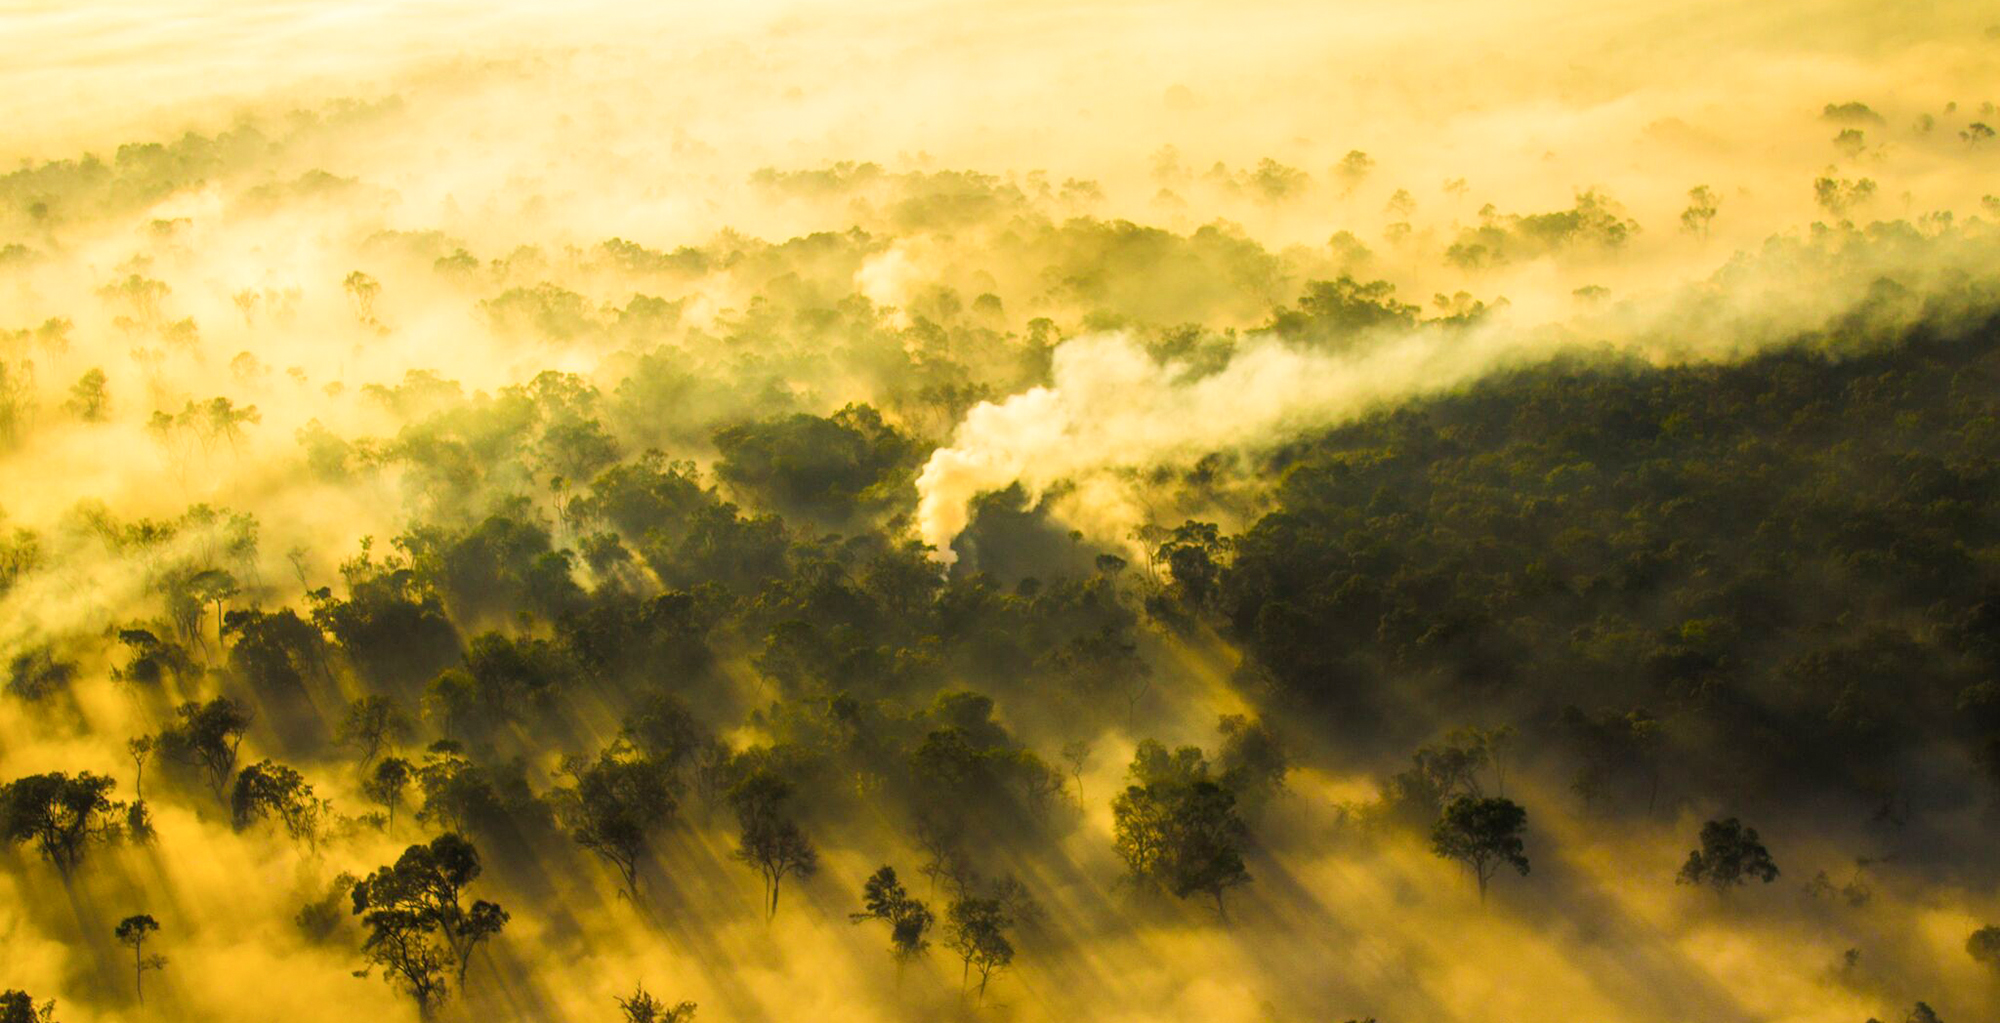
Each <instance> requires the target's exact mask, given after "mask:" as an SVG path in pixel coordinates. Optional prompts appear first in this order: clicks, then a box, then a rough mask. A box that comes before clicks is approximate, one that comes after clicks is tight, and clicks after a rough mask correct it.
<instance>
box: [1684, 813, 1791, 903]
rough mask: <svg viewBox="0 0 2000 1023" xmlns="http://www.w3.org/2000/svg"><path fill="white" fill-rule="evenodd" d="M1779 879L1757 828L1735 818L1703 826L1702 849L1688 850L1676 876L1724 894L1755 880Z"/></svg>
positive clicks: (1687, 882) (1766, 882)
mask: <svg viewBox="0 0 2000 1023" xmlns="http://www.w3.org/2000/svg"><path fill="white" fill-rule="evenodd" d="M1777 879H1778V865H1777V864H1776V863H1774V862H1772V860H1771V851H1770V850H1768V849H1766V848H1764V843H1763V842H1762V841H1760V840H1759V839H1758V837H1757V829H1756V828H1746V827H1744V826H1743V822H1742V821H1739V820H1737V819H1736V818H1734V817H1730V818H1728V819H1726V820H1719V821H1709V822H1708V823H1706V824H1703V825H1702V826H1701V848H1699V849H1696V850H1694V851H1692V852H1690V853H1688V858H1687V863H1685V864H1683V865H1682V866H1681V871H1680V874H1679V875H1678V876H1677V877H1676V878H1675V880H1676V881H1677V882H1679V883H1680V884H1705V885H1708V886H1709V887H1711V888H1713V889H1715V890H1716V892H1717V893H1718V894H1725V895H1726V894H1728V892H1729V890H1730V889H1732V888H1735V887H1737V886H1738V885H1744V884H1749V883H1750V882H1751V881H1752V880H1757V881H1762V882H1764V883H1765V884H1770V883H1771V882H1772V881H1775V880H1777Z"/></svg>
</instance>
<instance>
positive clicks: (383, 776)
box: [361, 757, 417, 834]
mask: <svg viewBox="0 0 2000 1023" xmlns="http://www.w3.org/2000/svg"><path fill="white" fill-rule="evenodd" d="M416 777H417V769H416V768H415V767H413V766H411V764H410V762H409V761H407V760H404V759H403V758H402V757H384V758H383V759H382V760H381V762H379V763H377V764H376V765H375V768H374V770H372V771H370V772H369V773H368V776H367V778H365V779H364V780H363V781H362V782H361V794H362V795H365V796H367V797H368V798H369V799H370V800H373V801H374V802H376V803H378V804H380V805H381V807H382V810H383V813H384V814H385V815H386V816H385V819H384V827H385V828H386V829H387V830H388V831H389V832H390V833H391V834H394V833H395V830H396V808H397V807H399V806H402V805H403V793H404V791H405V790H407V789H408V788H409V787H410V782H411V781H413V780H414V779H415V778H416Z"/></svg>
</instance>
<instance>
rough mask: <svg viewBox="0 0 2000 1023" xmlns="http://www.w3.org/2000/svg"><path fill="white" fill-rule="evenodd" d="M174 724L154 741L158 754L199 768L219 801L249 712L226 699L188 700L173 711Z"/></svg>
mask: <svg viewBox="0 0 2000 1023" xmlns="http://www.w3.org/2000/svg"><path fill="white" fill-rule="evenodd" d="M174 715H175V717H176V721H175V723H174V724H173V725H172V726H171V727H169V728H167V729H166V730H164V731H162V732H161V733H160V735H159V738H158V740H157V741H158V746H159V750H160V753H161V754H163V755H164V756H166V757H167V758H168V759H170V760H176V761H179V762H181V763H184V764H189V765H193V766H197V767H199V768H201V770H202V773H203V774H204V775H206V777H207V780H208V784H209V787H210V788H211V789H213V790H214V791H215V798H217V799H222V798H223V794H224V792H225V791H226V790H227V788H228V786H229V777H230V775H231V774H233V773H234V772H235V770H236V749H237V747H238V746H241V745H242V744H243V735H244V733H245V732H248V731H249V730H250V712H249V711H247V710H245V709H244V708H243V706H242V705H241V704H239V703H237V702H236V701H235V700H232V699H230V698H229V697H227V696H218V697H216V698H215V699H213V700H210V701H208V702H207V703H197V702H195V701H193V700H189V701H188V702H186V703H183V704H181V705H180V706H179V707H176V708H174Z"/></svg>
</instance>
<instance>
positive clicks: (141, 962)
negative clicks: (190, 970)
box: [111, 913, 167, 1005]
mask: <svg viewBox="0 0 2000 1023" xmlns="http://www.w3.org/2000/svg"><path fill="white" fill-rule="evenodd" d="M159 929H160V922H159V921H158V920H155V919H153V918H152V917H151V916H149V915H147V914H145V913H139V914H136V915H134V916H128V917H126V918H125V919H123V920H120V921H118V926H117V927H116V928H115V929H113V930H112V932H111V933H112V934H113V936H115V937H116V938H117V939H118V942H119V944H122V945H124V946H125V947H126V948H129V949H131V950H132V990H133V991H134V993H136V994H137V995H138V996H139V1004H140V1005H144V1004H146V971H147V970H158V969H163V968H165V966H166V965H167V957H166V956H163V955H160V954H159V953H157V952H156V953H154V954H152V955H147V954H146V940H147V939H148V938H151V937H152V936H153V933H154V932H155V931H158V930H159Z"/></svg>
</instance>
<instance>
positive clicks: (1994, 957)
mask: <svg viewBox="0 0 2000 1023" xmlns="http://www.w3.org/2000/svg"><path fill="white" fill-rule="evenodd" d="M1965 954H1966V955H1969V956H1971V957H1972V959H1973V961H1974V962H1978V963H1984V964H1985V965H1987V966H1989V967H1991V968H1993V969H1994V970H2000V926H1995V925H1993V924H1987V925H1986V926H1984V927H1981V928H1980V929H1978V930H1976V931H1973V932H1972V935H1971V936H1970V937H1968V938H1966V939H1965Z"/></svg>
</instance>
